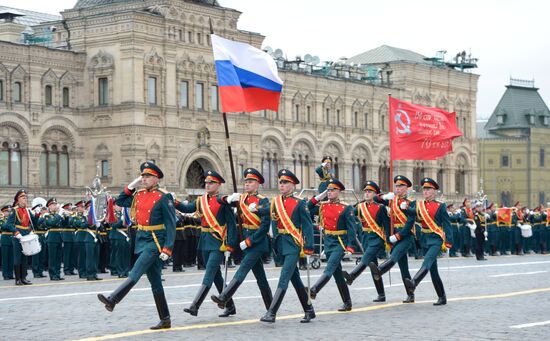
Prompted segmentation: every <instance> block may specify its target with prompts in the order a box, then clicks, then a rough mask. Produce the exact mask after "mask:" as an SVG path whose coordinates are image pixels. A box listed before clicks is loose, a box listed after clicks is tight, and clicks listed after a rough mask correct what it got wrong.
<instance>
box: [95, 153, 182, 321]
mask: <svg viewBox="0 0 550 341" xmlns="http://www.w3.org/2000/svg"><path fill="white" fill-rule="evenodd" d="M140 170H141V175H140V176H139V177H138V178H136V179H135V180H134V181H132V182H131V183H130V184H129V185H128V186H126V188H125V189H124V190H123V191H122V192H121V193H120V195H119V196H118V198H117V200H116V204H117V205H118V206H121V207H131V216H132V221H134V222H135V223H136V225H137V230H138V231H137V235H136V248H135V252H136V254H137V255H138V258H137V261H136V263H135V265H134V266H133V267H132V270H131V271H130V274H129V276H128V278H127V279H126V280H125V281H124V283H122V284H121V285H120V286H119V287H118V288H116V289H115V291H113V292H112V293H111V295H109V297H105V296H103V295H102V294H98V295H97V297H98V298H99V300H100V301H101V302H102V303H103V304H105V309H107V310H108V311H113V309H114V308H115V306H116V305H117V304H118V303H120V301H122V299H123V298H124V297H125V296H126V295H127V294H128V293H129V292H130V290H131V289H132V288H133V287H134V285H136V283H137V282H138V281H139V279H140V278H141V276H143V274H145V273H147V279H148V280H149V283H151V290H152V291H153V297H154V299H155V304H156V306H157V312H158V314H159V317H160V322H159V323H158V324H157V325H156V326H154V327H151V329H167V328H170V327H171V320H170V311H169V310H168V303H167V302H166V296H165V295H164V288H163V286H162V279H161V270H162V262H164V261H166V260H167V259H168V258H169V257H170V256H171V255H172V249H173V247H174V238H175V235H176V212H175V210H174V203H173V198H172V195H171V194H170V193H167V192H166V191H164V190H161V189H159V187H158V183H159V180H160V179H162V178H163V177H164V174H163V173H162V171H161V170H160V168H159V167H158V166H157V165H155V164H154V163H153V162H151V161H146V162H144V163H142V164H141V166H140ZM140 182H141V184H142V185H143V186H144V187H145V188H144V189H141V190H139V191H137V192H136V186H137V185H138V184H139V183H140Z"/></svg>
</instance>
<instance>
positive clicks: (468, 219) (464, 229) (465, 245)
mask: <svg viewBox="0 0 550 341" xmlns="http://www.w3.org/2000/svg"><path fill="white" fill-rule="evenodd" d="M460 214H461V216H462V218H463V224H462V226H461V227H460V231H461V233H460V237H461V238H460V240H461V243H462V256H464V257H473V254H472V234H471V230H472V228H471V226H473V225H475V222H474V211H473V210H472V208H471V202H470V200H469V199H468V198H465V199H464V201H462V209H461V211H460Z"/></svg>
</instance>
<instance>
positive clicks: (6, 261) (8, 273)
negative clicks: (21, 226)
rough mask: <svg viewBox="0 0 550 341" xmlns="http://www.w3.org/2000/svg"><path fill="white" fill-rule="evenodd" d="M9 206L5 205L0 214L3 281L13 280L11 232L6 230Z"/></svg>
mask: <svg viewBox="0 0 550 341" xmlns="http://www.w3.org/2000/svg"><path fill="white" fill-rule="evenodd" d="M10 210H11V206H10V205H5V206H3V207H2V213H0V217H1V219H0V229H1V231H2V236H1V237H0V244H1V246H0V247H1V249H2V277H3V278H4V280H5V281H7V280H10V279H14V278H15V277H13V269H14V266H13V232H10V230H9V229H8V224H7V222H8V216H9V215H10Z"/></svg>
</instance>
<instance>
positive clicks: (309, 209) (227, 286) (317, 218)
mask: <svg viewBox="0 0 550 341" xmlns="http://www.w3.org/2000/svg"><path fill="white" fill-rule="evenodd" d="M316 173H317V174H318V175H319V177H320V180H321V182H320V185H319V192H318V194H317V195H316V196H314V197H311V198H298V197H297V196H296V195H295V186H296V185H298V184H299V183H300V180H299V179H298V178H297V176H296V175H295V174H293V173H292V171H290V170H288V169H281V170H280V171H279V172H278V178H279V185H278V188H279V192H280V193H279V195H277V196H275V197H274V198H267V197H265V196H263V195H262V194H261V193H260V192H259V191H260V187H261V185H262V184H263V183H264V178H263V176H262V174H261V173H260V172H259V171H258V170H256V169H254V168H248V169H246V170H245V171H244V174H242V177H243V178H242V179H243V183H244V191H243V193H233V194H230V195H221V194H220V187H221V186H222V184H223V183H225V180H224V179H223V178H222V176H221V175H220V174H218V173H217V172H215V171H214V170H208V171H207V172H206V173H205V192H206V193H205V194H204V195H202V196H199V197H198V198H196V199H195V200H193V201H187V200H181V201H180V200H178V199H177V198H175V196H174V195H173V194H171V193H168V192H166V191H165V190H163V189H162V188H161V187H160V186H159V182H160V181H161V179H162V178H163V172H162V171H161V169H160V168H159V167H158V166H157V165H155V164H154V163H153V162H150V161H148V162H144V163H143V164H142V165H141V167H140V176H139V177H138V178H136V179H135V180H134V181H132V182H131V183H130V184H128V185H127V186H126V187H125V188H124V190H123V191H122V192H121V193H120V194H119V195H118V197H117V198H116V200H115V206H114V209H115V212H116V214H115V216H116V219H113V220H112V222H111V223H107V222H97V223H91V221H90V219H89V217H88V209H89V206H90V204H91V202H90V201H85V200H82V201H79V202H76V203H75V204H74V205H73V204H72V203H65V204H63V205H60V203H58V202H57V200H56V198H49V200H47V202H46V204H45V206H41V205H38V206H36V207H29V204H28V202H29V201H28V198H27V193H26V192H25V190H19V191H18V192H17V193H16V194H15V197H14V202H13V204H12V205H6V206H4V207H2V214H1V215H0V226H1V232H2V236H1V243H0V244H1V246H0V249H1V256H2V261H1V264H2V275H3V278H4V279H5V280H9V279H15V282H16V284H17V285H29V284H31V282H30V281H29V280H28V279H27V268H29V269H32V273H33V275H34V277H35V278H40V277H46V275H45V274H44V272H45V271H47V273H48V276H49V278H50V279H51V280H52V281H59V280H63V279H64V278H65V277H66V276H73V275H78V276H79V277H80V278H84V279H87V280H90V281H95V280H101V278H100V277H98V273H106V272H107V269H109V270H110V274H111V275H113V276H118V277H119V278H123V279H124V281H123V282H122V284H121V285H119V286H118V287H117V288H116V290H114V291H113V292H112V293H111V294H110V295H109V296H104V295H102V294H99V295H98V298H99V300H100V301H101V302H102V303H103V304H104V305H105V308H106V309H107V310H108V311H112V310H113V309H114V308H115V306H116V305H117V304H119V303H120V302H121V301H122V299H123V298H124V297H125V296H126V295H127V294H128V293H129V292H130V291H131V289H132V287H133V286H134V285H135V284H136V283H137V282H138V281H139V279H140V278H141V277H142V275H143V274H146V275H147V278H148V280H149V282H150V283H151V289H152V292H153V297H154V300H155V303H156V306H157V312H158V314H159V318H160V322H159V323H158V324H157V325H155V326H154V327H152V328H153V329H164V328H170V326H171V321H170V312H169V309H168V304H167V302H166V297H165V295H164V289H163V285H162V279H161V275H162V269H163V268H165V267H166V265H167V264H170V263H169V261H170V260H171V262H172V267H173V271H175V272H179V271H184V270H183V268H184V267H191V266H195V265H197V266H198V267H199V268H201V269H204V270H205V271H204V277H203V280H202V283H201V286H200V287H199V290H198V292H197V294H196V297H195V299H194V300H193V302H192V303H191V305H190V306H189V307H186V308H185V309H184V312H186V313H188V314H190V315H192V316H197V315H198V313H199V309H200V307H201V305H202V303H203V301H204V300H205V298H206V297H207V296H208V293H209V291H210V289H211V287H212V285H213V284H214V285H215V287H216V291H217V293H216V294H214V295H211V299H212V301H214V302H215V303H216V304H217V305H218V307H219V308H220V309H221V310H222V312H221V313H220V315H219V316H220V317H227V316H231V315H235V314H236V313H237V309H236V304H235V302H234V301H233V299H232V297H233V295H234V294H235V292H236V291H237V290H238V288H239V286H240V285H241V284H242V283H243V281H244V279H245V278H246V276H247V274H248V273H249V272H250V271H252V273H253V275H254V277H255V278H256V281H257V285H258V289H259V291H260V293H261V296H262V299H263V302H264V305H265V309H266V313H265V314H264V315H263V316H262V317H261V321H264V322H275V319H276V314H277V311H278V309H279V307H280V305H281V304H282V301H283V298H284V297H285V295H286V292H287V289H288V285H289V284H292V286H293V287H294V289H295V292H296V295H297V298H298V300H299V301H300V303H301V306H302V308H303V311H304V318H303V319H302V320H301V322H303V323H306V322H309V321H311V320H312V319H314V318H315V311H314V308H313V303H312V300H314V299H315V298H316V297H317V296H318V295H320V292H321V291H322V289H323V288H324V287H325V286H326V285H327V283H328V282H329V281H330V279H331V278H334V281H335V284H336V286H337V288H338V292H339V294H340V298H341V300H342V306H341V307H340V308H339V309H338V310H340V311H349V310H351V309H352V299H351V296H350V292H349V286H351V285H353V282H354V281H355V279H356V278H357V277H359V276H360V275H361V274H362V273H363V272H364V271H365V270H366V269H367V268H369V270H370V272H371V276H372V280H373V282H374V285H375V287H376V290H377V296H376V297H375V298H374V300H373V301H374V302H384V301H385V300H386V296H385V291H384V285H383V282H382V275H383V274H384V273H386V272H387V271H389V270H390V269H391V268H392V267H393V266H394V265H396V264H397V265H398V267H399V269H400V272H401V276H402V279H403V283H404V290H405V294H406V298H405V299H404V301H403V302H404V303H413V302H414V300H415V297H414V292H415V289H416V287H417V285H418V284H419V283H420V282H421V281H422V280H423V278H424V277H425V276H426V275H427V273H428V272H429V273H430V277H431V280H432V282H433V284H434V288H435V291H436V295H437V301H436V302H435V303H434V305H444V304H446V303H447V300H446V294H445V289H444V287H443V281H442V280H441V277H440V275H439V273H438V267H437V260H438V257H440V256H441V255H442V254H444V253H446V252H449V255H450V256H451V257H459V256H463V257H471V256H473V254H472V252H475V256H476V258H477V259H478V260H485V259H486V258H485V256H486V255H488V254H489V255H492V256H498V255H505V254H517V255H521V254H524V253H535V252H536V253H546V252H547V247H548V245H550V244H549V243H550V226H549V225H550V224H548V222H549V221H550V217H549V214H548V213H550V212H549V211H550V209H546V210H545V209H543V207H542V206H540V207H537V208H535V209H533V210H530V209H527V208H525V207H521V205H520V203H517V204H516V205H515V207H512V208H507V207H503V208H497V207H495V205H493V204H489V205H488V204H487V203H486V201H473V202H472V201H470V200H468V199H465V200H464V201H463V202H462V204H461V205H460V207H456V208H455V207H454V205H453V204H448V205H447V204H445V203H444V202H441V201H438V200H436V197H437V195H438V193H439V190H440V188H439V184H438V183H437V182H436V181H435V180H433V179H431V178H423V179H422V180H421V182H420V184H418V185H420V186H421V187H422V199H421V200H420V199H419V200H414V198H411V197H408V193H409V192H410V188H411V187H412V186H413V184H412V182H411V181H410V180H409V179H408V178H407V177H405V176H403V175H397V176H396V177H395V178H394V179H393V180H394V189H393V191H392V192H388V193H384V194H383V193H381V191H380V188H379V186H378V185H377V184H376V182H374V181H366V182H365V184H364V185H363V188H362V190H363V193H364V194H363V195H364V198H363V200H361V201H360V202H358V203H354V204H347V203H345V202H344V201H343V200H342V199H341V196H342V193H343V191H344V190H345V185H344V184H343V183H342V182H341V181H339V180H338V179H337V178H335V176H334V173H333V171H332V159H331V158H330V157H324V158H323V160H322V164H321V165H320V166H319V167H318V168H317V169H316ZM457 206H458V205H457ZM314 222H317V223H314ZM30 233H33V234H36V235H37V236H38V240H39V242H40V244H41V246H42V247H41V252H39V253H38V254H35V255H33V256H32V257H27V256H25V254H24V253H23V252H22V246H21V240H22V238H23V237H24V236H26V235H28V234H30ZM319 234H322V236H323V238H322V239H323V243H322V246H321V245H319V242H318V235H319ZM314 236H316V237H314ZM320 247H322V251H323V255H324V257H326V266H325V267H324V269H323V273H322V274H321V276H320V277H319V278H318V279H317V280H316V282H315V283H313V284H310V283H309V279H310V277H309V268H310V264H311V261H312V257H313V256H315V257H318V256H319V254H320V251H321V249H320ZM353 253H360V254H361V256H360V257H361V258H360V260H359V261H358V262H357V265H356V266H355V267H354V268H353V269H352V270H351V271H349V272H347V271H344V270H342V265H341V262H342V259H343V258H344V257H346V256H350V255H351V254H353ZM410 255H412V256H415V257H416V258H421V259H422V265H421V267H420V269H419V270H418V272H417V273H416V274H414V276H411V274H410V272H409V267H408V257H409V256H410ZM271 257H273V259H274V260H275V262H276V264H277V265H278V266H279V267H280V268H281V273H280V276H279V281H278V284H277V287H276V288H275V290H274V291H272V289H271V287H270V285H269V283H268V281H267V277H266V274H265V270H264V264H265V263H268V262H269V261H270V259H271ZM380 258H384V259H385V260H384V261H383V262H382V263H380V264H379V263H378V260H379V259H380ZM232 260H234V261H235V262H236V263H239V264H240V266H239V268H238V270H237V272H236V273H235V274H234V275H233V277H232V279H229V278H227V271H225V275H224V272H222V268H221V266H222V265H224V264H225V265H224V266H225V267H230V266H233V265H232V264H231V263H232ZM299 266H300V267H299ZM301 269H305V270H306V271H307V278H308V282H307V283H306V285H304V283H303V281H302V279H301V277H300V272H299V270H301ZM62 273H63V274H64V276H62Z"/></svg>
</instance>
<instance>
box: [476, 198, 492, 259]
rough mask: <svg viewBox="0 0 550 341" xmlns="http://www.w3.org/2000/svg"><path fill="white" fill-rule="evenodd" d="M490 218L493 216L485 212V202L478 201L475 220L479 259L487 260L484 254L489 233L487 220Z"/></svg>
mask: <svg viewBox="0 0 550 341" xmlns="http://www.w3.org/2000/svg"><path fill="white" fill-rule="evenodd" d="M490 218H491V216H490V215H489V214H488V213H485V212H484V209H483V203H482V202H481V201H477V202H476V203H475V206H474V222H475V224H476V229H475V236H476V238H475V241H476V259H477V260H479V261H483V260H487V258H485V255H484V249H485V248H484V244H485V239H486V238H487V235H488V232H487V220H488V219H490Z"/></svg>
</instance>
